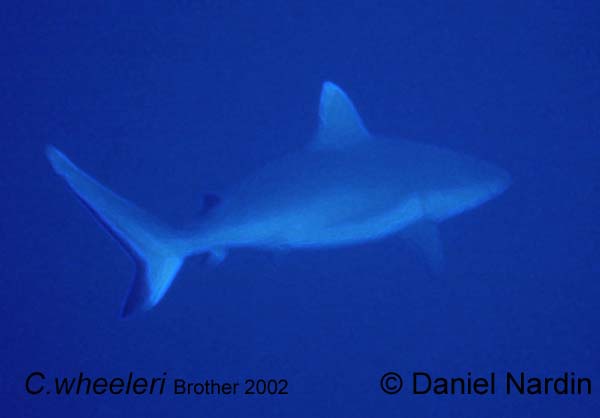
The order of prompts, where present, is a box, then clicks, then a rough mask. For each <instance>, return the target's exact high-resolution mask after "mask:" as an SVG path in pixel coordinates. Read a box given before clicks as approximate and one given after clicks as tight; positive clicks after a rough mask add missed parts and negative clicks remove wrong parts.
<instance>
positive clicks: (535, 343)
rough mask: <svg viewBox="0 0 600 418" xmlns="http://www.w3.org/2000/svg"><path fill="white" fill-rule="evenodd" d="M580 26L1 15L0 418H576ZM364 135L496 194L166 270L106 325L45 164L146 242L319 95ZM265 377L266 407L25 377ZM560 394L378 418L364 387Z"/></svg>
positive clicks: (140, 12) (72, 10)
mask: <svg viewBox="0 0 600 418" xmlns="http://www.w3.org/2000/svg"><path fill="white" fill-rule="evenodd" d="M597 4H598V3H597V2H595V1H577V2H570V1H546V0H545V1H527V2H522V1H508V2H507V1H486V2H478V1H467V2H429V1H425V2H424V1H414V2H413V1H411V2H391V1H390V2H385V1H372V2H339V3H336V2H319V3H315V4H310V3H308V2H269V3H261V2H257V3H255V2H244V3H243V4H242V3H237V2H223V1H203V2H195V1H172V2H156V1H150V2H139V3H133V2H121V1H106V2H68V3H65V2H60V1H59V2H28V1H25V2H14V3H13V4H7V3H5V4H3V7H2V11H1V13H0V35H1V39H2V41H1V42H0V56H1V57H2V65H1V66H0V99H1V101H0V103H2V112H0V126H1V127H2V128H1V136H2V138H1V141H0V155H2V164H1V165H0V176H1V177H0V192H1V196H2V203H1V205H0V211H1V212H0V239H1V240H2V245H1V247H0V251H1V260H2V262H1V267H0V269H1V270H0V271H1V277H2V290H1V291H0V292H2V304H1V305H0V309H1V313H2V328H1V329H2V343H1V344H0V358H1V361H0V367H1V368H0V376H1V379H0V383H1V387H0V396H1V400H2V402H1V406H0V408H1V410H2V414H1V415H2V416H7V417H9V416H10V417H17V416H19V417H21V416H22V417H39V416H45V417H51V416H86V417H106V416H128V417H137V416H143V417H152V416H196V417H200V416H206V417H208V416H211V417H220V416H240V415H242V414H244V415H245V416H303V417H306V416H361V417H366V416H407V417H417V416H418V417H428V416H439V417H461V418H464V417H481V416H488V417H492V416H493V417H516V416H532V417H533V416H535V417H563V416H581V417H592V416H596V414H597V411H598V409H599V408H600V402H599V397H598V394H597V390H598V386H597V385H600V370H599V366H600V362H599V360H600V358H599V356H598V352H599V349H600V337H599V334H598V329H599V325H600V323H599V322H600V321H599V319H600V315H599V314H600V312H599V302H598V300H599V296H600V283H599V280H598V279H599V274H600V247H599V242H600V226H599V222H598V213H599V207H600V205H599V203H600V199H599V197H600V196H599V191H600V190H599V180H600V166H599V161H600V143H599V142H598V141H599V140H600V117H599V109H600V78H599V74H600V49H599V47H600V10H599V7H598V5H597ZM324 80H332V81H334V82H336V83H338V84H339V85H341V86H342V87H343V88H344V89H345V90H346V91H347V92H348V94H349V95H350V97H352V99H353V100H354V102H355V103H356V105H357V107H358V109H359V111H360V112H361V114H362V116H363V118H364V120H365V123H366V125H367V126H368V127H369V128H370V130H371V131H373V132H376V133H380V134H388V135H393V136H397V137H403V138H410V139H415V140H420V141H423V142H428V143H433V144H437V145H440V146H445V147H448V148H451V149H454V150H457V151H461V152H465V153H469V154H473V155H475V156H478V157H480V158H482V159H486V160H489V161H491V162H494V163H496V164H498V165H500V166H502V167H504V168H505V169H507V170H508V171H509V172H510V173H511V174H512V176H513V179H514V181H513V184H512V186H511V188H510V189H509V190H508V191H507V192H506V193H505V194H503V195H502V196H500V197H499V198H498V199H495V200H494V201H492V202H490V203H488V204H486V205H484V206H482V207H480V208H478V209H476V210H474V211H472V212H469V213H467V214H465V215H463V216H460V217H457V218H454V219H452V220H450V221H448V222H446V223H444V224H442V225H441V231H442V236H443V239H444V243H445V247H446V258H447V260H448V263H447V264H448V265H447V269H446V272H445V273H444V274H443V275H442V276H441V277H438V278H432V277H430V276H429V275H428V273H427V269H426V267H425V266H424V263H423V261H422V259H421V258H420V256H419V255H418V254H416V253H414V252H413V251H411V249H410V248H409V247H408V246H406V245H405V244H404V243H403V242H402V240H400V239H398V238H395V237H392V238H389V239H386V240H384V241H380V242H376V243H371V244H368V245H361V246H355V247H351V248H345V249H338V250H323V251H299V252H287V253H276V254H272V253H266V252H260V251H250V250H248V251H234V252H233V253H231V254H230V256H229V257H228V258H227V259H226V261H225V262H224V263H223V264H222V265H220V266H219V267H216V268H210V267H208V266H205V265H203V263H202V260H201V259H192V260H190V261H189V262H187V263H186V265H185V267H184V269H183V271H182V273H181V274H180V276H179V277H178V279H177V280H176V281H175V283H174V285H173V286H172V288H171V290H170V291H169V293H168V294H167V297H166V298H165V299H164V300H163V302H161V304H160V305H159V306H158V307H157V308H156V309H155V310H153V311H151V312H149V313H147V314H145V315H143V316H140V317H137V318H135V319H133V320H128V321H122V320H120V319H119V318H118V312H119V309H120V305H121V302H122V298H123V297H124V295H125V293H126V291H127V289H128V286H129V280H130V278H131V274H132V267H133V266H132V263H131V262H130V260H129V259H128V258H127V256H126V254H125V253H124V252H123V251H122V250H121V249H120V248H119V247H118V245H116V243H115V242H114V241H113V240H111V239H110V238H109V236H108V235H107V234H106V233H105V232H104V231H103V230H102V229H100V228H99V227H98V225H97V224H96V223H95V222H94V221H93V220H92V218H91V217H90V215H89V214H88V213H87V212H86V211H85V210H84V209H83V208H82V207H81V205H79V204H78V203H77V201H76V199H74V197H73V195H72V194H71V193H69V192H68V191H67V189H66V187H65V184H64V183H63V182H62V181H61V180H60V179H59V178H58V177H57V176H55V175H54V174H53V172H52V170H51V168H50V166H49V164H48V163H47V161H46V160H45V157H44V153H43V150H44V146H45V144H47V143H53V144H55V145H57V146H58V147H59V148H61V149H62V150H64V151H65V152H66V153H67V155H69V156H70V157H71V158H72V159H73V160H74V161H75V162H77V164H79V165H80V166H81V167H83V168H84V169H85V170H86V171H88V172H90V173H91V174H93V175H94V176H95V177H97V178H98V179H100V180H101V181H102V182H103V183H104V184H106V185H108V186H109V187H111V188H112V189H114V190H115V191H117V192H118V193H120V194H122V195H124V196H126V197H128V198H129V199H131V200H132V201H134V202H136V203H138V204H140V206H142V207H144V208H146V209H148V210H149V211H150V212H152V213H155V214H157V215H159V216H160V217H162V218H163V219H165V220H167V221H170V222H173V223H175V222H180V221H181V222H187V221H193V220H194V219H195V218H196V217H197V216H199V212H200V206H201V201H202V192H204V191H217V192H218V191H219V190H221V189H223V188H224V187H225V186H227V185H228V184H231V183H233V182H235V181H236V179H238V178H240V177H242V176H244V175H245V173H248V172H249V171H251V170H253V169H255V168H257V167H260V166H261V164H263V163H265V162H267V161H270V160H272V159H273V158H277V157H278V156H281V155H283V154H284V153H286V152H287V151H289V150H292V149H297V148H299V147H301V146H302V145H303V144H304V143H306V142H307V141H308V139H309V137H310V135H311V133H312V132H313V131H314V129H315V127H316V123H317V106H318V97H319V91H320V87H321V83H322V82H323V81H324ZM38 369H39V370H42V371H44V372H45V373H46V374H47V375H48V376H55V375H57V376H65V375H67V376H68V375H75V374H77V373H79V371H84V372H86V373H87V374H89V375H92V376H94V375H96V376H109V377H112V376H120V375H121V376H122V375H126V374H127V373H128V372H129V371H130V370H132V371H134V372H135V373H136V374H138V375H146V376H155V375H160V374H161V373H162V372H163V371H166V372H167V373H168V375H169V377H171V378H173V377H177V376H181V377H185V378H188V379H190V380H192V379H206V378H215V379H220V380H228V379H229V380H239V379H243V378H246V377H267V378H268V377H285V378H287V379H288V380H289V381H290V387H289V391H290V395H288V396H286V397H281V398H277V397H262V398H261V397H242V396H237V397H233V398H226V397H215V396H213V397H195V396H190V397H173V396H163V397H156V396H154V397H149V396H140V397H134V396H121V397H118V396H115V397H110V396H104V397H93V396H90V397H85V396H82V397H79V398H74V397H70V398H66V397H62V398H61V397H56V396H45V395H40V396H38V397H33V396H27V395H26V394H25V391H24V380H25V377H26V376H27V375H28V374H29V373H30V372H31V371H33V370H38ZM421 369H422V370H428V371H430V372H431V373H432V374H435V375H442V376H443V375H446V376H448V375H452V374H456V375H459V376H464V375H465V374H466V373H467V372H468V371H472V372H473V373H474V374H486V373H488V372H490V371H497V372H498V373H503V372H504V371H506V370H513V371H516V372H518V371H520V370H525V371H528V372H530V373H536V374H538V375H541V376H544V375H558V374H560V373H563V372H564V371H574V372H576V373H578V374H579V375H583V376H589V377H592V378H593V379H594V385H595V386H594V387H593V389H595V390H596V391H595V393H594V394H593V395H592V396H591V397H589V396H581V397H578V396H572V397H557V396H545V397H544V396H538V397H531V396H529V397H527V396H525V397H522V396H515V395H513V396H510V397H508V396H504V395H497V396H493V397H490V396H487V397H486V396H484V397H475V396H473V397H468V396H454V397H434V396H431V395H430V396H423V397H418V396H411V395H409V394H407V393H402V394H400V395H398V396H386V395H384V394H383V393H381V391H380V390H379V387H378V382H379V377H380V375H381V374H382V373H383V372H385V371H388V370H397V371H398V372H400V373H403V374H407V373H410V372H411V371H413V370H421Z"/></svg>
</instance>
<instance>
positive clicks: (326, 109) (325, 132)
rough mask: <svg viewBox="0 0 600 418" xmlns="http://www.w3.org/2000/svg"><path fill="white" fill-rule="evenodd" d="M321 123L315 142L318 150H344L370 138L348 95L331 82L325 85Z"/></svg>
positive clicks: (320, 116) (320, 112)
mask: <svg viewBox="0 0 600 418" xmlns="http://www.w3.org/2000/svg"><path fill="white" fill-rule="evenodd" d="M319 122H320V124H319V131H318V132H317V136H316V138H315V142H314V145H315V146H316V147H318V148H343V147H346V146H350V145H352V144H356V143H358V142H361V141H364V140H366V139H369V138H370V135H369V132H368V131H367V130H366V128H365V126H364V124H363V122H362V120H361V118H360V115H359V114H358V112H357V111H356V109H355V108H354V105H353V104H352V102H351V101H350V99H349V98H348V96H347V95H346V93H344V92H343V91H342V89H341V88H339V87H338V86H336V85H335V84H333V83H332V82H330V81H326V82H325V83H323V90H322V91H321V102H320V105H319Z"/></svg>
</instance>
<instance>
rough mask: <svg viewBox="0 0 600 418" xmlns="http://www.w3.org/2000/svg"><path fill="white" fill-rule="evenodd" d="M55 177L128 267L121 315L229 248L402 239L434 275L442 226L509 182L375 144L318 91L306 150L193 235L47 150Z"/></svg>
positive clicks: (252, 181) (459, 158)
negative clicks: (185, 269)
mask: <svg viewBox="0 0 600 418" xmlns="http://www.w3.org/2000/svg"><path fill="white" fill-rule="evenodd" d="M46 155H47V157H48V159H49V161H50V163H51V166H52V167H53V169H54V171H55V172H56V173H57V174H58V175H60V176H61V177H62V178H63V179H64V180H65V181H66V183H67V185H68V186H69V187H70V189H71V190H72V191H73V192H74V194H75V195H76V196H77V197H78V198H79V200H80V201H81V202H82V203H83V205H84V206H85V207H87V208H88V209H89V210H90V212H91V213H92V214H93V215H94V217H95V218H96V219H97V220H98V221H99V222H100V224H102V225H103V226H104V227H105V228H106V230H107V231H108V232H109V233H110V234H111V235H112V236H113V237H114V238H116V239H117V241H118V242H119V243H120V244H121V245H122V247H123V248H124V249H125V251H126V252H127V253H128V254H129V255H130V256H131V258H132V259H133V261H134V263H135V274H134V278H133V280H132V282H131V285H130V290H129V293H128V295H127V297H126V298H125V301H124V303H123V305H122V309H121V316H122V317H129V316H131V315H134V314H137V313H140V312H143V311H147V310H149V309H151V308H153V307H154V306H155V305H157V303H158V302H159V301H160V300H161V299H162V298H163V297H164V296H165V293H166V292H167V290H168V289H169V287H170V285H171V284H172V282H173V280H174V278H175V276H176V275H177V273H178V271H179V270H180V268H181V266H182V264H183V263H184V260H185V259H186V258H187V257H190V256H192V255H196V254H204V255H205V256H206V257H207V258H208V260H210V261H212V262H214V263H220V262H221V261H223V259H224V258H225V257H226V255H227V253H228V251H229V250H231V249H236V248H259V249H267V250H277V249H281V248H286V249H290V248H291V249H296V248H298V249H299V248H332V247H339V246H346V245H353V244H358V243H364V242H368V241H373V240H377V239H381V238H384V237H387V236H390V235H392V234H396V233H397V234H399V235H401V236H402V237H404V238H405V239H406V240H408V242H410V243H412V244H413V246H414V247H416V248H418V249H420V250H421V252H422V254H424V257H423V258H424V259H425V260H427V265H428V266H429V267H430V269H431V270H432V271H434V272H438V271H440V270H441V268H442V266H443V264H444V257H443V249H442V244H441V239H440V236H439V235H440V234H439V227H438V224H439V223H440V222H442V221H444V220H446V219H448V218H451V217H453V216H456V215H459V214H461V213H463V212H465V211H467V210H469V209H472V208H475V207H477V206H479V205H481V204H482V203H484V202H486V201H488V200H490V199H492V198H493V197H495V196H498V195H499V194H501V193H502V192H503V191H505V190H506V189H507V187H508V186H509V184H510V176H509V174H508V173H507V172H506V171H505V170H503V169H501V168H499V167H496V166H495V165H492V164H490V163H488V162H484V161H482V160H479V159H477V158H473V157H470V156H467V155H463V154H462V153H459V152H454V151H451V150H448V149H443V148H440V147H437V146H434V145H428V144H424V143H419V142H413V141H409V140H404V139H402V140H401V139H393V138H389V137H383V136H377V135H373V134H371V133H370V132H369V131H368V130H367V129H366V128H365V125H364V123H363V121H362V119H361V117H360V115H359V113H358V112H357V110H356V108H355V106H354V104H353V103H352V101H351V100H350V99H349V98H348V96H347V95H346V93H345V92H344V91H343V90H342V89H341V88H340V87H338V86H337V85H335V84H334V83H332V82H328V81H327V82H325V83H323V86H322V91H321V96H320V104H319V125H318V129H317V130H316V132H315V133H313V135H312V137H311V138H310V141H308V143H307V144H306V145H305V146H303V147H302V149H300V150H297V151H293V152H290V153H289V154H287V155H285V156H283V157H282V158H279V159H276V160H274V161H271V162H269V163H267V164H265V165H264V166H263V167H261V168H260V169H258V170H257V171H255V172H254V173H251V174H249V175H248V176H247V177H246V178H243V179H241V180H240V181H239V182H238V183H237V184H235V185H233V186H232V187H230V188H229V190H228V191H227V192H226V193H224V194H222V195H215V194H206V195H205V196H204V203H203V205H204V207H203V208H202V211H201V212H202V215H201V216H200V218H201V219H199V220H198V222H196V223H195V224H194V225H193V226H191V227H186V228H183V227H179V228H178V227H172V226H169V225H166V224H165V223H163V222H161V221H160V220H158V219H156V218H155V217H153V216H152V215H150V214H148V213H147V212H146V211H145V210H143V209H141V208H139V207H138V206H136V205H135V204H133V203H131V202H129V201H128V200H126V199H124V198H122V197H120V196H119V195H117V194H115V193H114V192H112V191H111V190H109V189H108V188H106V187H105V186H103V185H102V184H100V183H99V182H98V181H97V180H95V179H94V178H93V177H91V176H90V175H88V174H86V173H85V172H84V171H82V170H81V169H80V168H78V167H77V166H76V165H75V164H74V163H72V162H71V161H70V160H69V159H68V158H67V157H66V156H65V154H63V153H62V152H61V151H59V150H58V149H57V148H55V147H54V146H52V145H48V146H47V148H46Z"/></svg>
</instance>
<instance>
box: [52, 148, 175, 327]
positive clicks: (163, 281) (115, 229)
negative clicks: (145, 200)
mask: <svg viewBox="0 0 600 418" xmlns="http://www.w3.org/2000/svg"><path fill="white" fill-rule="evenodd" d="M46 155H47V157H48V159H49V160H50V163H51V164H52V167H53V168H54V170H55V171H56V173H57V174H59V175H60V176H62V177H63V178H64V179H65V180H66V182H67V184H68V185H69V187H70V188H71V189H72V190H73V191H74V192H75V194H76V195H77V197H78V198H79V199H80V200H81V201H82V202H83V204H84V205H85V206H86V207H87V208H89V209H90V211H91V212H92V214H93V215H94V216H95V217H96V219H98V221H100V223H102V225H104V226H105V227H106V229H107V230H108V232H109V233H110V234H111V235H112V236H113V237H115V238H116V239H117V240H118V241H119V242H120V243H121V245H122V246H123V247H124V248H125V250H126V251H127V252H128V253H129V254H130V255H131V256H132V258H133V259H134V261H135V265H136V274H135V277H134V279H133V282H132V284H131V289H130V291H129V295H128V296H127V298H126V299H125V303H124V305H123V309H122V311H121V315H122V316H123V317H126V316H130V315H132V314H135V313H137V312H140V311H144V310H148V309H150V308H152V307H153V306H154V305H156V304H157V303H158V302H159V301H160V299H161V298H162V297H163V296H164V294H165V292H166V291H167V289H168V288H169V286H170V285H171V283H172V282H173V279H174V278H175V275H176V274H177V272H178V271H179V269H180V268H181V265H182V264H183V261H184V258H185V254H183V253H182V252H181V251H180V250H179V249H178V245H177V242H178V240H177V233H176V231H174V230H172V229H170V228H168V227H166V226H164V225H162V224H160V223H159V222H158V221H156V220H155V219H153V218H152V217H151V216H150V215H148V214H147V213H146V212H144V211H143V210H142V209H139V208H137V207H136V206H135V205H133V204H132V203H130V202H128V201H126V200H125V199H123V198H122V197H120V196H118V195H116V194H115V193H113V192H111V191H110V190H109V189H107V188H106V187H104V186H102V185H101V184H100V183H98V182H97V181H96V180H95V179H93V178H92V177H90V176H89V175H87V174H86V173H84V172H83V171H81V170H80V169H79V168H78V167H77V166H75V164H73V163H72V162H71V161H70V160H69V159H68V158H67V157H66V156H65V155H64V154H63V153H62V152H60V151H59V150H58V149H56V148H54V147H53V146H48V148H47V149H46Z"/></svg>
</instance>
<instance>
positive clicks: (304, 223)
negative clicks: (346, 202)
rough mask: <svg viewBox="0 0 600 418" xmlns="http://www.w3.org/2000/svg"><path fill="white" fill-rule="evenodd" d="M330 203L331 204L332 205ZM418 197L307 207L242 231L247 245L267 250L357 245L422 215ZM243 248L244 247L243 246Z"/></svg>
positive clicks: (415, 219) (254, 224) (401, 227)
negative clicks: (381, 204)
mask: <svg viewBox="0 0 600 418" xmlns="http://www.w3.org/2000/svg"><path fill="white" fill-rule="evenodd" d="M330 203H331V202H330ZM422 208H423V205H422V202H421V201H420V199H418V198H417V197H414V198H409V199H406V200H404V201H403V202H401V203H399V204H397V205H395V206H391V207H388V208H374V207H366V208H365V207H356V208H355V211H347V210H346V211H341V212H342V214H343V216H336V213H335V210H332V209H333V208H327V207H315V208H314V209H312V210H311V209H310V208H305V210H304V211H303V212H294V213H289V214H285V213H281V214H280V215H279V216H275V217H272V218H271V219H263V220H257V221H256V222H251V223H248V224H246V225H245V226H244V227H243V228H241V229H239V231H240V237H242V236H245V237H247V238H246V239H242V241H245V242H246V245H249V246H256V247H266V248H286V247H296V248H310V247H332V246H341V245H349V244H355V243H359V242H365V241H370V240H375V239H378V238H382V237H384V236H387V235H390V234H393V233H394V232H397V231H400V230H402V229H403V228H405V227H406V226H408V225H410V224H412V223H414V222H416V221H418V220H419V219H421V218H422V216H423V209H422ZM242 245H243V244H242Z"/></svg>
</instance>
